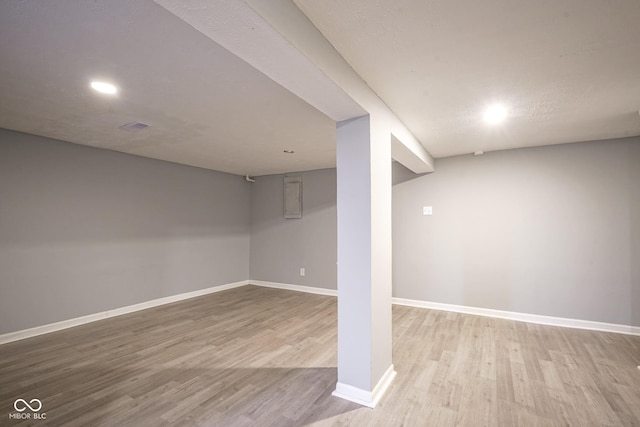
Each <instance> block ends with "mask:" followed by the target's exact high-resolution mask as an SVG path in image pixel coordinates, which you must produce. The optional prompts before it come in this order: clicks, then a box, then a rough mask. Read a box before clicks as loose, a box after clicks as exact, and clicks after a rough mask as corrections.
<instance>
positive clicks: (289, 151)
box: [284, 150, 295, 154]
mask: <svg viewBox="0 0 640 427" xmlns="http://www.w3.org/2000/svg"><path fill="white" fill-rule="evenodd" d="M284 152H285V153H287V154H293V153H295V151H293V150H284Z"/></svg>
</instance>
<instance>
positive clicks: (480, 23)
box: [294, 0, 640, 158]
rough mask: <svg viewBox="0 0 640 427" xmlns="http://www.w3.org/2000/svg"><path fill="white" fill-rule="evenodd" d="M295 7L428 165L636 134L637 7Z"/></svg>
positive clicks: (639, 119) (337, 2)
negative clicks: (499, 108)
mask: <svg viewBox="0 0 640 427" xmlns="http://www.w3.org/2000/svg"><path fill="white" fill-rule="evenodd" d="M294 1H295V3H296V5H298V7H299V8H300V9H301V10H302V12H303V13H305V14H306V15H307V16H308V17H309V19H310V20H311V21H312V22H313V23H314V24H315V26H316V27H317V28H318V29H319V30H320V31H321V32H322V34H323V35H324V36H325V37H326V38H327V39H328V40H329V42H331V43H332V44H333V46H334V47H335V48H336V50H337V51H338V52H340V53H341V54H342V56H343V57H344V58H345V59H346V61H347V62H348V63H349V64H350V65H351V66H352V67H353V68H354V70H355V71H356V72H357V73H358V74H360V76H361V77H362V78H363V79H364V80H365V81H366V82H367V84H368V85H369V86H370V87H371V88H372V89H373V90H374V91H375V92H376V93H377V94H378V95H379V96H380V98H382V99H383V100H384V101H385V103H386V104H387V105H388V106H389V108H390V109H391V110H392V111H393V112H395V114H396V115H397V116H398V117H399V118H400V120H402V121H403V122H404V123H405V125H406V126H407V127H408V128H409V130H411V132H412V133H413V134H414V135H415V136H416V138H418V140H420V141H421V142H422V144H423V145H424V146H425V147H426V148H427V150H428V151H429V152H430V153H431V155H433V156H434V157H436V158H437V157H445V156H451V155H457V154H465V153H471V152H474V151H476V150H483V151H491V150H501V149H508V148H515V147H528V146H537V145H548V144H559V143H566V142H578V141H587V140H596V139H606V138H617V137H626V136H636V135H640V115H639V114H638V110H639V109H640V24H639V23H640V1H638V0H561V1H559V0H539V1H513V0H488V1H482V2H468V1H467V2H463V1H450V0H434V1H424V0H350V1H347V2H345V1H343V0H323V1H315V0H294ZM492 102H502V103H504V104H506V106H507V107H508V108H509V110H510V115H509V117H508V119H507V121H506V122H505V123H503V124H502V125H501V126H497V127H488V126H486V125H484V124H483V123H482V114H483V111H482V110H483V108H484V107H485V106H486V105H487V104H489V103H492Z"/></svg>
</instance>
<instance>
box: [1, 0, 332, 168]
mask: <svg viewBox="0 0 640 427" xmlns="http://www.w3.org/2000/svg"><path fill="white" fill-rule="evenodd" d="M0 58H1V60H0V93H1V94H2V95H1V96H0V127H1V128H7V129H12V130H18V131H22V132H27V133H32V134H36V135H43V136H48V137H52V138H57V139H61V140H65V141H69V142H74V143H79V144H85V145H91V146H95V147H101V148H107V149H113V150H117V151H122V152H126V153H131V154H136V155H141V156H146V157H152V158H157V159H162V160H168V161H173V162H177V163H184V164H188V165H193V166H199V167H204V168H209V169H216V170H220V171H224V172H230V173H236V174H251V175H263V174H269V173H280V172H286V171H293V170H307V169H318V168H324V167H332V166H335V122H334V121H333V120H331V119H329V118H328V117H327V116H325V115H324V114H322V113H320V112H319V111H317V110H316V109H314V108H313V107H311V106H310V105H309V104H307V103H306V102H304V101H302V100H301V99H300V98H298V97H296V96H295V95H293V94H292V93H291V92H289V91H288V90H287V89H285V88H283V87H282V86H280V85H278V84H277V83H275V82H274V81H272V80H271V79H270V78H268V77H267V76H265V75H264V74H262V73H261V72H259V71H257V70H256V69H254V68H253V67H252V66H250V65H249V64H247V63H246V62H244V61H242V60H241V59H239V58H238V57H236V56H234V55H232V54H231V53H230V52H228V51H227V50H226V49H224V48H222V47H221V46H219V45H218V44H216V43H214V42H213V41H212V40H211V39H209V38H207V37H205V36H204V35H203V34H201V33H200V32H199V31H197V30H195V29H194V28H193V27H191V26H189V25H187V24H186V23H185V22H183V21H182V20H180V19H178V18H177V17H176V16H174V15H173V14H171V13H169V12H168V11H166V10H165V9H164V8H162V7H160V6H159V5H157V4H155V3H154V2H153V1H151V0H136V1H124V0H115V1H114V0H110V1H107V0H104V1H95V2H94V1H92V2H88V1H72V0H56V1H55V2H42V1H38V0H31V1H13V0H5V1H2V2H0ZM92 79H106V80H111V81H113V82H115V83H116V84H117V85H118V86H119V88H120V93H119V94H118V95H117V96H116V97H108V96H103V95H99V94H97V93H95V92H93V91H92V90H91V89H89V82H90V81H91V80H92ZM132 121H140V122H144V123H146V124H149V125H151V127H149V128H147V129H145V130H142V131H139V132H137V133H132V132H126V131H123V130H121V129H119V128H118V127H119V126H121V125H124V124H126V123H129V122H132ZM285 149H290V150H295V152H296V154H294V155H288V154H285V153H283V150H285Z"/></svg>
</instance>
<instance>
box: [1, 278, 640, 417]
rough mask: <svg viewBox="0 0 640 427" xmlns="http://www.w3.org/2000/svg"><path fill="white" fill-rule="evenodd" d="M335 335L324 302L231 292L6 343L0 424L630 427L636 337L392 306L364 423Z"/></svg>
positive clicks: (638, 409)
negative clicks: (350, 395) (31, 416)
mask: <svg viewBox="0 0 640 427" xmlns="http://www.w3.org/2000/svg"><path fill="white" fill-rule="evenodd" d="M336 324H337V321H336V298H334V297H327V296H320V295H312V294H304V293H298V292H292V291H284V290H278V289H270V288H261V287H255V286H245V287H242V288H237V289H232V290H228V291H224V292H219V293H215V294H211V295H207V296H203V297H199V298H194V299H190V300H186V301H182V302H178V303H174V304H170V305H165V306H162V307H157V308H152V309H149V310H144V311H140V312H136V313H131V314H128V315H124V316H119V317H114V318H111V319H107V320H103V321H99V322H94V323H90V324H87V325H83V326H78V327H75V328H71V329H67V330H64V331H59V332H55V333H51V334H47V335H42V336H39V337H34V338H30V339H26V340H22V341H18V342H14V343H9V344H5V345H2V346H0V425H7V426H17V425H42V426H44V425H50V426H57V425H69V426H166V425H175V426H191V425H202V426H261V427H262V426H302V425H327V426H329V425H331V426H332V425H336V426H367V427H368V426H385V427H386V426H457V425H461V426H462V425H465V426H567V425H570V426H581V427H582V426H640V370H639V369H638V368H637V365H640V337H636V336H628V335H621V334H613V333H604V332H591V331H583V330H575V329H566V328H557V327H550V326H541V325H534V324H527V323H521V322H515V321H509V320H501V319H493V318H486V317H478V316H472V315H465V314H457V313H448V312H443V311H436V310H427V309H418V308H409V307H401V306H394V307H393V335H394V344H393V348H394V350H393V357H394V364H395V367H396V371H397V373H398V374H397V376H396V378H395V380H394V382H393V383H392V385H391V387H390V388H389V390H388V391H387V393H386V394H385V396H384V397H383V399H382V401H381V402H380V404H379V405H378V407H376V408H375V409H373V410H372V409H369V408H364V407H360V406H359V405H356V404H354V403H350V402H347V401H345V400H341V399H339V398H336V397H333V396H331V392H332V391H333V389H334V387H335V382H336V342H337V340H336ZM18 398H22V399H25V400H26V401H29V400H30V399H33V398H37V399H40V400H41V401H42V404H43V407H42V409H41V411H40V412H41V413H45V414H46V420H39V421H33V420H31V421H29V420H25V421H18V420H12V419H9V418H8V415H9V413H11V412H15V410H14V408H13V404H14V401H15V400H16V399H18Z"/></svg>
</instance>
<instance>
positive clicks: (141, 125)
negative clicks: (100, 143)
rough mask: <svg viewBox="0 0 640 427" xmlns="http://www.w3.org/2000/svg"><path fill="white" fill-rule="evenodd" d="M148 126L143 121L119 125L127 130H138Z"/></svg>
mask: <svg viewBox="0 0 640 427" xmlns="http://www.w3.org/2000/svg"><path fill="white" fill-rule="evenodd" d="M148 127H149V125H146V124H144V123H140V122H131V123H127V124H126V125H122V126H120V129H122V130H126V131H129V132H138V131H139V130H142V129H146V128H148Z"/></svg>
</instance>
